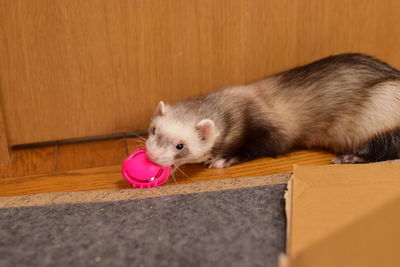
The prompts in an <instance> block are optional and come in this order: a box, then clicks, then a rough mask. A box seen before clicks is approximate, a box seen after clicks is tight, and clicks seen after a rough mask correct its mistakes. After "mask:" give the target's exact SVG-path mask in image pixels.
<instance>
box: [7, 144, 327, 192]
mask: <svg viewBox="0 0 400 267" xmlns="http://www.w3.org/2000/svg"><path fill="white" fill-rule="evenodd" d="M141 146H143V142H142V141H141V140H140V139H139V138H122V139H115V140H105V141H94V142H85V143H76V144H63V145H52V146H48V147H40V148H29V149H18V150H13V151H11V163H10V164H8V165H3V166H0V196H11V195H24V194H36V193H48V192H71V191H82V190H99V189H122V188H131V186H130V185H129V184H128V183H127V182H126V181H125V180H124V179H123V177H122V176H121V174H120V170H121V162H122V161H123V159H124V158H125V157H126V156H127V155H128V154H129V153H130V152H132V151H134V150H135V149H136V148H138V147H141ZM333 157H334V155H332V154H330V153H327V152H323V151H297V152H294V153H292V154H290V155H287V156H282V157H278V158H275V159H272V158H264V159H259V160H254V161H251V162H247V163H244V164H240V165H237V166H232V167H230V168H226V169H208V168H206V167H205V166H202V165H198V164H195V165H187V166H182V167H181V169H182V171H183V173H180V172H177V173H176V174H175V180H174V179H173V178H170V179H169V180H168V182H167V183H169V184H174V183H191V182H196V181H206V180H212V179H224V178H233V177H245V176H258V175H266V174H276V173H288V172H291V171H292V166H293V165H294V164H297V165H305V164H307V165H319V164H329V163H330V160H331V159H332V158H333Z"/></svg>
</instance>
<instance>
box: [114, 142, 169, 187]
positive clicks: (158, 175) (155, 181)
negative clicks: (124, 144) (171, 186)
mask: <svg viewBox="0 0 400 267" xmlns="http://www.w3.org/2000/svg"><path fill="white" fill-rule="evenodd" d="M170 170H171V166H168V167H164V166H161V165H158V164H156V163H154V162H152V161H150V160H149V159H148V158H147V156H146V148H144V147H143V148H139V149H137V150H136V151H135V152H133V153H132V154H131V155H129V156H128V157H127V158H126V159H125V160H124V162H123V163H122V175H123V176H124V178H125V179H126V180H127V181H128V182H129V183H130V184H131V185H133V186H134V187H139V188H149V187H155V186H159V185H162V184H163V183H165V182H166V181H167V180H168V177H169V174H170Z"/></svg>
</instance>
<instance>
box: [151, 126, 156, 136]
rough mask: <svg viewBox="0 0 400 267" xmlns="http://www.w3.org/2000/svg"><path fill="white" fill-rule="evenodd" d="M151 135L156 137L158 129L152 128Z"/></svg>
mask: <svg viewBox="0 0 400 267" xmlns="http://www.w3.org/2000/svg"><path fill="white" fill-rule="evenodd" d="M150 134H151V135H155V134H156V127H152V128H151V129H150Z"/></svg>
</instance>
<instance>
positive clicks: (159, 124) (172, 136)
mask: <svg viewBox="0 0 400 267" xmlns="http://www.w3.org/2000/svg"><path fill="white" fill-rule="evenodd" d="M148 133H149V137H148V139H147V141H146V153H147V156H148V157H149V159H150V160H151V161H153V162H156V163H157V164H160V165H162V166H170V165H175V166H180V165H182V164H186V163H196V162H202V161H205V160H206V159H207V158H208V157H209V153H210V151H211V148H212V147H213V145H214V143H215V140H216V138H217V136H218V134H217V129H216V126H215V124H214V122H213V121H212V120H210V119H199V120H198V119H196V116H195V115H194V114H191V113H190V110H187V112H182V110H178V109H176V107H175V106H168V105H165V104H164V102H162V101H161V102H160V103H159V104H158V106H157V108H156V111H155V113H154V116H153V119H152V120H151V123H150V127H149V131H148Z"/></svg>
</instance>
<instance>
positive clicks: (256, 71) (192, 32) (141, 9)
mask: <svg viewBox="0 0 400 267" xmlns="http://www.w3.org/2000/svg"><path fill="white" fill-rule="evenodd" d="M399 15H400V6H399V2H398V1H397V0H381V1H378V0H365V1H356V0H338V1H333V0H329V1H318V0H304V1H290V0H279V1H278V0H252V1H248V0H219V1H215V0H202V1H198V0H168V1H166V0H132V1H129V0H114V1H108V0H91V1H82V0H70V1H62V0H37V1H30V0H2V1H1V2H0V16H1V17H0V19H1V20H2V21H1V25H0V37H1V39H2V40H4V42H1V43H0V75H1V77H2V78H1V87H0V88H1V89H0V90H1V95H2V98H1V101H2V102H1V105H2V107H3V111H4V118H5V125H6V130H7V135H8V136H9V143H10V144H22V143H32V142H41V141H50V140H59V139H69V138H79V137H86V136H96V135H105V134H111V133H119V132H124V131H137V130H142V129H145V128H146V127H147V123H148V120H149V117H150V115H151V113H152V111H153V108H154V106H155V105H156V103H157V102H158V101H159V100H161V99H163V100H166V101H167V102H173V101H177V100H181V99H185V98H188V97H193V96H197V95H200V94H204V93H206V92H209V91H211V90H213V89H215V88H219V87H224V86H228V85H234V84H241V83H245V82H250V81H252V80H255V79H258V78H261V77H263V76H266V75H269V74H272V73H274V72H278V71H282V70H285V69H287V68H290V67H294V66H296V65H299V64H303V63H306V62H309V61H311V60H314V59H317V58H320V57H323V56H327V55H330V54H334V53H341V52H349V51H354V52H357V51H359V52H366V53H369V54H372V55H376V56H378V57H380V58H382V59H384V60H386V61H388V62H389V63H392V64H394V65H395V66H397V67H400V50H399V49H398V47H399V41H400V37H399V36H400V24H398V23H397V19H398V17H399Z"/></svg>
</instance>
